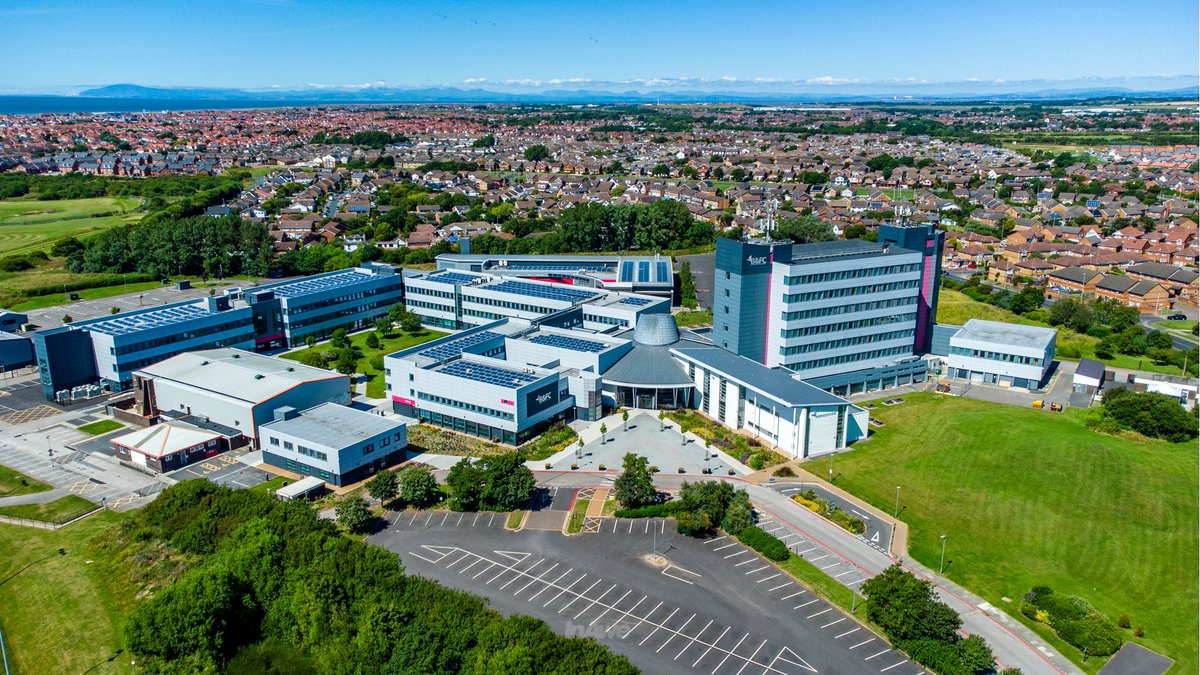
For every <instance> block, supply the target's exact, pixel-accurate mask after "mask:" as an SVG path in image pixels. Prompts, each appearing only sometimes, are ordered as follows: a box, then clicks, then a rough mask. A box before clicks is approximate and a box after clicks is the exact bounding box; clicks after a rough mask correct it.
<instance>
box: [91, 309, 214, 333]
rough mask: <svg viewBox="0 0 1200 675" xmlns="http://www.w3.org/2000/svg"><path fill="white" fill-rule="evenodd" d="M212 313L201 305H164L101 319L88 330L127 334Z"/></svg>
mask: <svg viewBox="0 0 1200 675" xmlns="http://www.w3.org/2000/svg"><path fill="white" fill-rule="evenodd" d="M210 314H212V312H209V311H208V308H206V307H202V306H200V305H179V306H177V307H163V308H162V309H156V310H154V311H152V312H146V313H144V314H135V315H132V316H122V317H117V318H115V319H109V320H107V321H100V322H98V323H93V324H89V325H87V326H86V328H87V330H90V331H95V332H97V333H104V334H106V335H127V334H129V333H136V332H138V331H142V330H148V329H150V328H160V327H162V326H170V325H172V324H176V323H181V322H183V321H188V320H191V319H196V318H200V317H203V316H208V315H210Z"/></svg>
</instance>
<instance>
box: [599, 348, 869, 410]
mask: <svg viewBox="0 0 1200 675" xmlns="http://www.w3.org/2000/svg"><path fill="white" fill-rule="evenodd" d="M671 351H672V352H673V353H674V354H678V355H679V356H682V357H683V358H685V359H689V360H691V361H695V362H696V363H698V364H700V365H702V366H704V367H705V368H706V369H708V370H712V371H714V372H718V373H722V374H724V375H725V376H726V377H728V378H729V379H732V380H736V381H738V382H740V383H742V384H744V385H745V386H747V387H749V388H750V389H753V390H756V391H758V392H759V393H762V394H765V395H767V396H769V397H771V398H773V399H776V400H777V401H779V402H781V403H783V404H785V405H789V406H795V407H798V406H811V405H849V402H848V401H846V400H845V399H843V398H840V397H838V396H834V395H833V394H830V393H829V392H827V391H825V390H823V389H818V388H817V387H814V386H813V385H811V384H808V383H807V382H804V381H802V380H798V379H796V378H794V377H792V375H791V373H789V371H786V370H783V369H781V368H768V367H767V366H764V365H763V364H761V363H758V362H757V361H752V360H750V359H748V358H746V357H744V356H738V355H737V354H734V353H733V352H729V351H726V350H724V349H720V348H718V347H678V348H675V349H672V350H671ZM605 378H606V379H607V375H605Z"/></svg>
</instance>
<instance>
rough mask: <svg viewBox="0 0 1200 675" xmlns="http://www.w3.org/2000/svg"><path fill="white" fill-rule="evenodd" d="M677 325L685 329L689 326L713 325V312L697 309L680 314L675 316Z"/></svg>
mask: <svg viewBox="0 0 1200 675" xmlns="http://www.w3.org/2000/svg"><path fill="white" fill-rule="evenodd" d="M675 323H677V324H679V325H680V326H683V327H685V328H687V327H689V326H709V325H712V310H711V309H697V310H685V311H682V312H679V313H677V314H676V315H675Z"/></svg>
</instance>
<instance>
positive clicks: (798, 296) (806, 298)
mask: <svg viewBox="0 0 1200 675" xmlns="http://www.w3.org/2000/svg"><path fill="white" fill-rule="evenodd" d="M920 283H921V282H920V281H919V280H917V279H910V280H908V281H895V282H892V283H890V284H868V285H866V286H850V287H847V288H831V289H829V290H825V291H813V292H811V293H789V294H785V295H784V296H783V301H784V302H789V303H790V302H814V301H817V300H828V299H830V298H847V297H853V296H855V295H869V294H872V293H889V292H891V291H903V290H907V289H910V288H916V287H917V286H919V285H920Z"/></svg>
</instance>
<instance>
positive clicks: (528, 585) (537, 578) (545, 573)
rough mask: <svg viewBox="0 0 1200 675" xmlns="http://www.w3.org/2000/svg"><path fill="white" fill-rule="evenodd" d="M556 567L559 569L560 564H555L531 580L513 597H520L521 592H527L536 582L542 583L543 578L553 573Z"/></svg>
mask: <svg viewBox="0 0 1200 675" xmlns="http://www.w3.org/2000/svg"><path fill="white" fill-rule="evenodd" d="M555 567H558V563H554V564H553V565H551V566H550V567H549V569H547V570H546V571H545V572H542V573H541V574H539V575H537V576H536V577H534V578H532V579H530V580H529V583H528V584H525V585H524V586H522V587H521V588H519V589H518V590H517V592H515V593H513V597H516V596H518V595H520V594H521V591H523V590H525V589H526V588H529V587H530V585H532V584H533V582H535V581H541V579H542V577H544V576H546V575H547V574H549V573H551V572H553V571H554V568H555ZM532 599H533V598H530V600H532Z"/></svg>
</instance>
